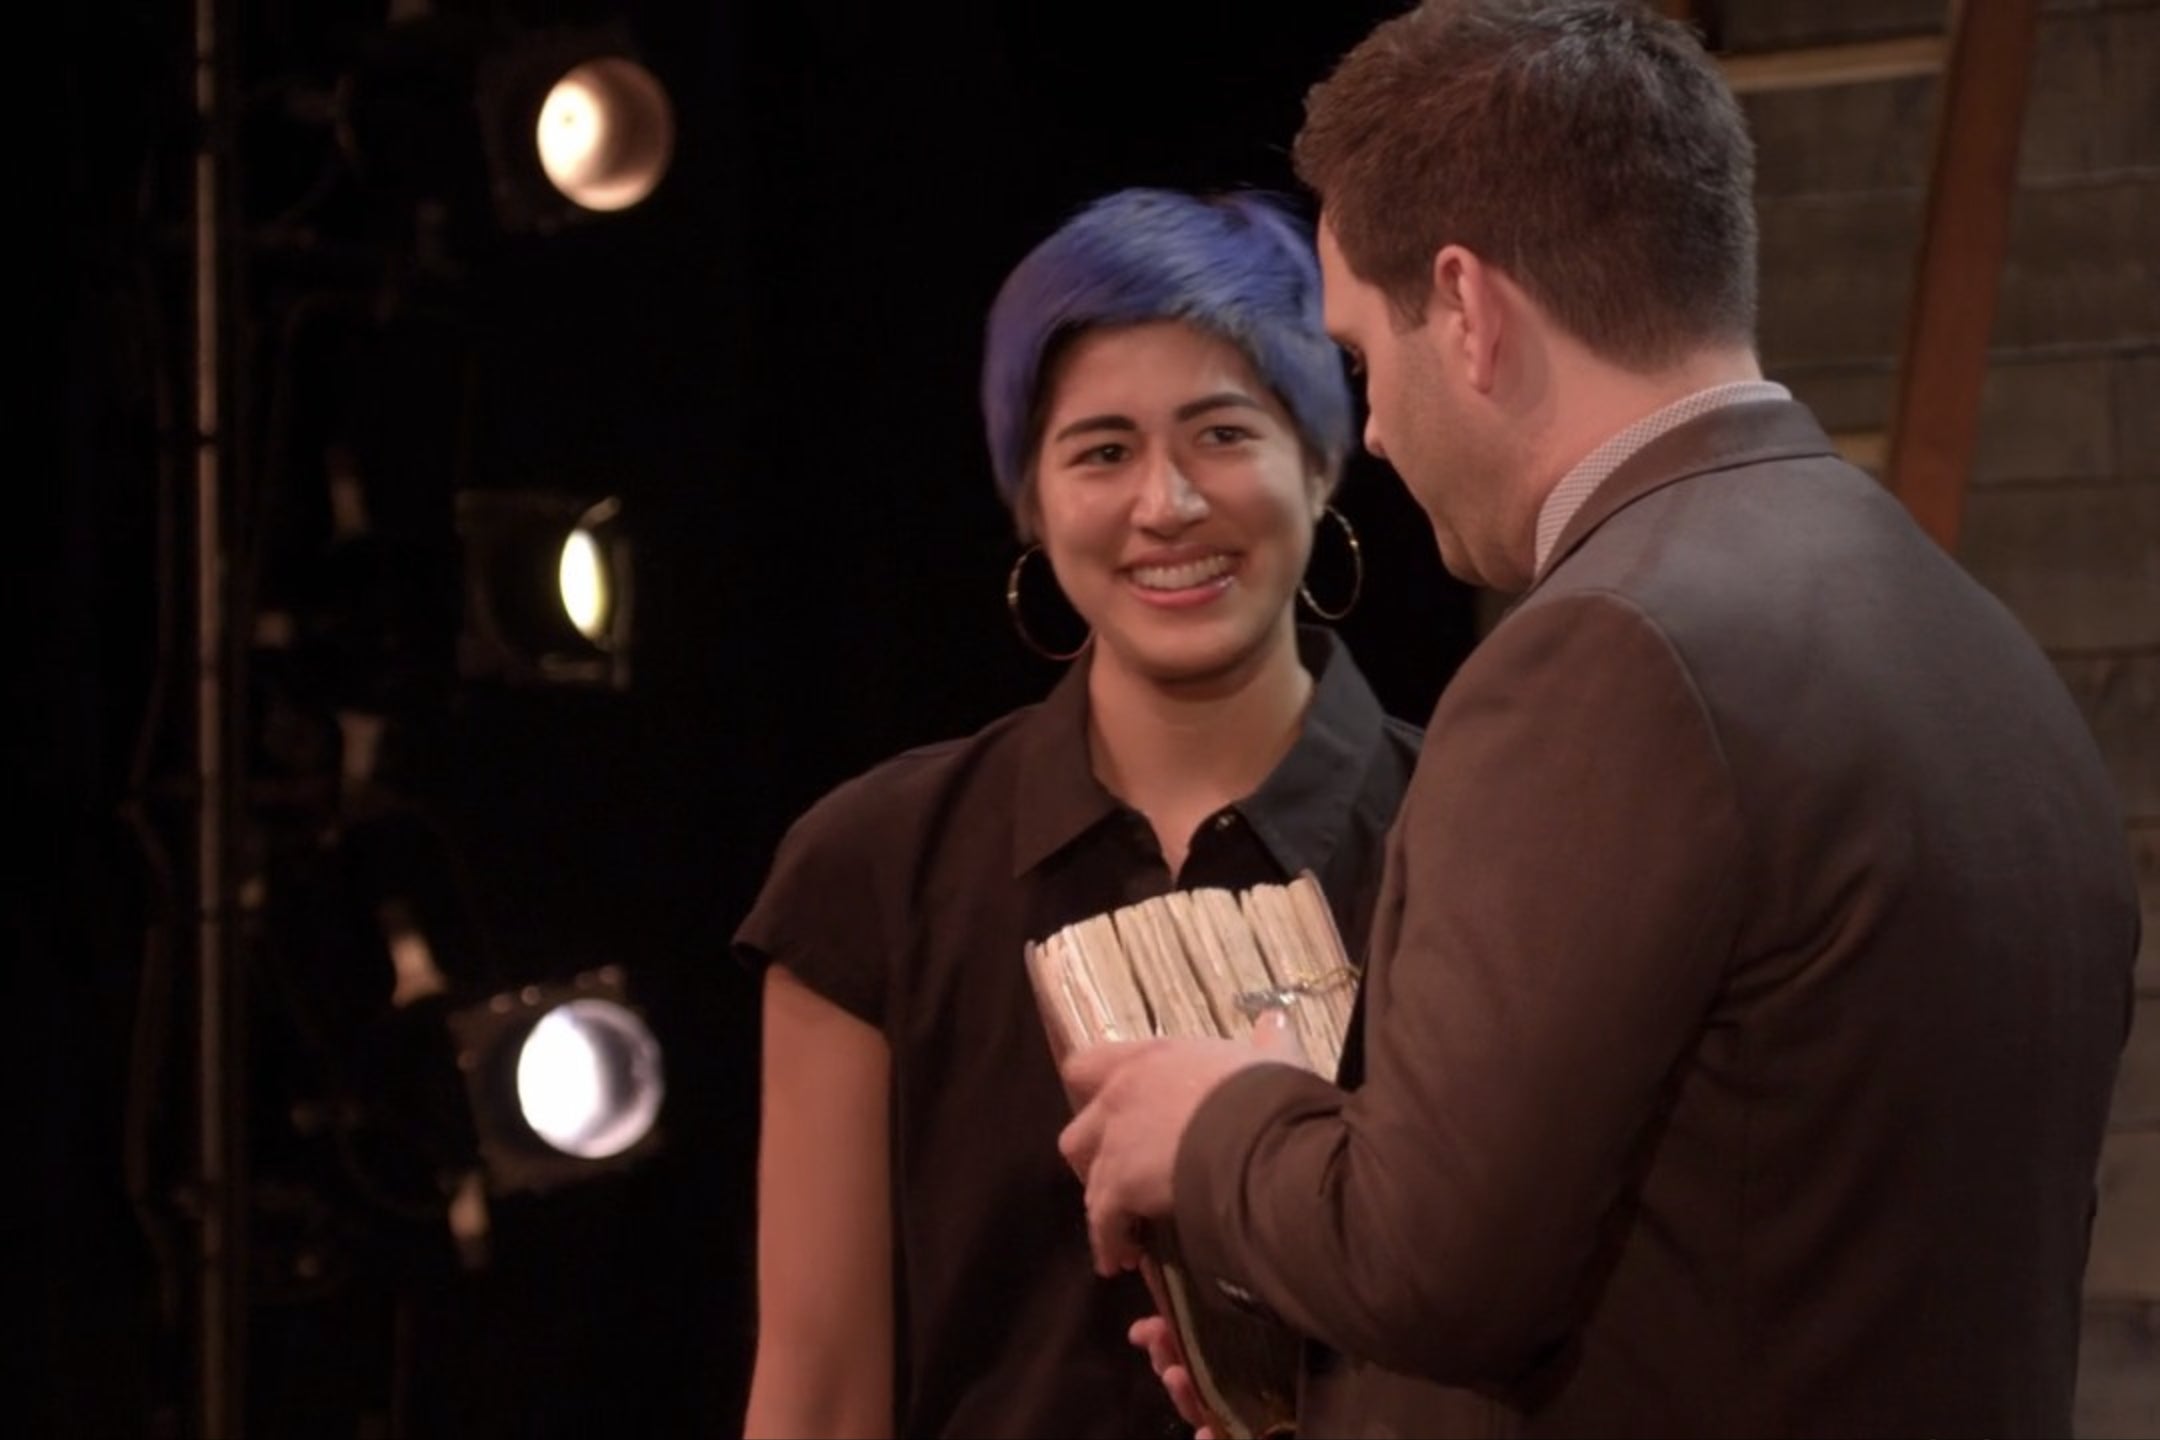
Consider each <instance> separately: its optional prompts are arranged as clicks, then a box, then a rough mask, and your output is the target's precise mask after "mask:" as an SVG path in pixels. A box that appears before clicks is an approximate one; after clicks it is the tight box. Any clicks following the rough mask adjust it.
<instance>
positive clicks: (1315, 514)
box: [1305, 466, 1337, 525]
mask: <svg viewBox="0 0 2160 1440" xmlns="http://www.w3.org/2000/svg"><path fill="white" fill-rule="evenodd" d="M1336 479H1337V477H1336V476H1335V475H1334V474H1333V473H1331V472H1330V471H1329V470H1327V469H1326V468H1325V467H1324V466H1323V467H1317V468H1315V469H1312V470H1308V471H1306V472H1305V509H1306V512H1307V513H1308V514H1310V515H1311V517H1312V522H1313V524H1315V525H1317V524H1319V523H1320V517H1321V516H1322V515H1325V514H1327V507H1328V502H1329V501H1331V500H1333V499H1334V498H1335V482H1336Z"/></svg>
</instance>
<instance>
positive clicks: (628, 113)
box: [476, 25, 675, 231]
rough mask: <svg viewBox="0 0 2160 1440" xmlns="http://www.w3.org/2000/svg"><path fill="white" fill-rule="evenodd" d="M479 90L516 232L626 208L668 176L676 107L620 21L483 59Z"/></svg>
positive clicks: (499, 193)
mask: <svg viewBox="0 0 2160 1440" xmlns="http://www.w3.org/2000/svg"><path fill="white" fill-rule="evenodd" d="M476 89H477V103H478V105H479V107H480V124H481V135H482V138H483V140H484V141H485V142H486V145H487V154H488V162H489V167H490V169H491V171H492V173H493V179H494V185H495V203H496V210H497V213H498V217H499V219H500V220H501V221H502V223H503V225H504V226H505V227H506V228H508V229H512V230H541V231H546V230H553V229H558V228H560V227H562V226H564V225H566V224H570V223H573V222H575V221H577V220H579V219H581V218H585V217H588V216H591V215H596V214H607V213H611V212H615V211H620V210H627V209H629V208H630V207H631V206H633V205H636V204H638V203H639V202H640V201H642V200H644V199H645V198H646V197H647V196H649V195H651V194H652V192H653V190H654V189H655V188H656V187H657V186H658V185H659V184H660V182H661V181H662V180H663V179H664V178H666V175H667V171H668V166H669V163H670V162H671V161H672V160H673V158H674V153H675V112H674V107H673V105H672V104H671V103H670V102H669V100H668V95H667V90H666V88H665V87H664V86H662V85H661V83H660V82H659V80H658V79H656V78H655V77H654V75H653V73H652V72H651V71H650V70H648V69H646V68H645V66H644V65H643V64H642V63H641V62H640V60H639V59H638V57H637V54H636V51H635V47H634V46H633V45H632V44H631V42H630V38H629V35H628V33H627V31H625V30H624V28H623V27H622V26H620V25H610V26H602V27H597V28H593V29H559V30H548V31H538V32H533V33H529V34H525V35H520V36H517V37H515V38H514V39H512V40H511V41H510V42H509V43H507V44H504V45H501V46H498V47H497V48H496V49H495V50H493V51H492V52H491V53H489V54H487V55H485V56H483V57H482V58H481V61H480V65H479V70H478V76H477V81H476Z"/></svg>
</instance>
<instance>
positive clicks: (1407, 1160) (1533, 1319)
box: [1174, 594, 1746, 1384]
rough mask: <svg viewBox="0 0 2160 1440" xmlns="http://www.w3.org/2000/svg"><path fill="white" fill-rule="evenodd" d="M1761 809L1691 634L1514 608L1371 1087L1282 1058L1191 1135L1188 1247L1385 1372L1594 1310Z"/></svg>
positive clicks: (1714, 973)
mask: <svg viewBox="0 0 2160 1440" xmlns="http://www.w3.org/2000/svg"><path fill="white" fill-rule="evenodd" d="M1744 844H1745V839H1744V834H1743V830H1742V826H1741V823H1740V819H1739V814H1738V807H1737V803H1736V799H1735V792H1734V786H1733V782H1732V777H1731V775H1730V774H1729V772H1728V768H1727V765H1726V762H1725V757H1724V754H1723V752H1722V750H1721V747H1720V744H1719V737H1718V735H1717V734H1716V732H1715V729H1714V727H1713V725H1712V722H1711V717H1710V716H1709V714H1708V713H1707V712H1706V709H1705V706H1704V705H1703V704H1702V702H1701V699H1700V697H1699V696H1698V694H1697V692H1696V689H1695V686H1694V684H1693V683H1692V681H1691V678H1690V676H1689V674H1688V672H1687V670H1686V668H1685V666H1684V665H1683V664H1682V663H1681V660H1680V657H1679V656H1678V655H1677V654H1676V653H1675V652H1674V651H1673V649H1672V647H1671V645H1670V644H1669V642H1668V640H1667V638H1666V637H1665V636H1664V635H1663V634H1662V633H1661V632H1660V631H1659V630H1658V629H1657V628H1656V627H1655V626H1654V625H1653V624H1651V623H1650V621H1649V620H1648V619H1647V617H1645V616H1644V615H1643V614H1642V613H1641V612H1640V611H1639V610H1637V609H1636V608H1635V607H1634V606H1632V605H1631V604H1629V603H1628V602H1627V601H1625V600H1623V599H1621V598H1619V597H1616V596H1612V595H1607V594H1590V595H1583V596H1573V597H1567V598H1560V599H1555V600H1553V601H1550V602H1546V603H1541V604H1539V605H1537V606H1535V607H1533V608H1526V609H1524V610H1522V611H1519V612H1517V614H1516V615H1514V616H1512V617H1510V619H1509V620H1508V621H1506V622H1505V623H1504V624H1503V625H1502V626H1500V627H1499V628H1498V629H1496V630H1495V631H1494V633H1493V634H1492V635H1491V636H1489V637H1488V638H1487V640H1486V641H1485V643H1484V645H1483V646H1482V647H1481V648H1480V651H1479V652H1478V653H1477V654H1475V655H1474V656H1473V657H1472V659H1471V661H1470V662H1469V663H1468V664H1466V665H1465V667H1464V669H1463V671H1462V672H1461V674H1460V675H1459V676H1458V677H1457V679H1456V681H1455V683H1454V684H1453V685H1451V686H1450V687H1449V691H1448V693H1447V695H1445V696H1444V697H1443V699H1442V702H1441V705H1440V707H1439V709H1438V710H1437V711H1436V712H1435V714H1434V717H1433V725H1432V727H1431V728H1430V730H1429V731H1428V734H1427V736H1426V741H1425V745H1424V749H1423V752H1422V754H1421V756H1420V759H1419V763H1418V769H1417V773H1416V775H1415V777H1414V779H1413V780H1412V783H1411V788H1410V791H1409V794H1408V796H1407V797H1406V800H1405V805H1404V809H1403V812H1402V814H1401V816H1400V818H1399V820H1398V822H1397V827H1396V831H1395V833H1394V835H1393V836H1392V837H1391V841H1390V849H1389V855H1388V865H1389V867H1390V868H1389V876H1388V883H1387V885H1386V886H1385V888H1384V890H1383V897H1382V904H1383V907H1384V909H1383V912H1382V913H1381V914H1379V915H1378V916H1376V917H1375V932H1374V934H1375V945H1374V949H1373V952H1372V957H1371V964H1370V967H1369V969H1368V972H1367V978H1366V982H1365V983H1366V985H1367V987H1368V993H1367V995H1366V997H1365V1005H1366V1014H1365V1025H1366V1032H1365V1054H1366V1064H1365V1076H1364V1080H1363V1083H1362V1084H1361V1085H1360V1086H1359V1088H1357V1089H1356V1090H1355V1091H1352V1092H1347V1093H1346V1092H1344V1091H1342V1090H1339V1089H1337V1088H1336V1087H1334V1086H1333V1085H1330V1084H1328V1083H1326V1082H1324V1081H1322V1080H1320V1079H1318V1078H1317V1077H1313V1076H1310V1075H1306V1074H1303V1073H1301V1072H1297V1071H1294V1070H1291V1069H1289V1068H1287V1067H1283V1066H1257V1067H1254V1068H1252V1069H1251V1070H1249V1071H1246V1072H1242V1073H1240V1074H1238V1075H1237V1076H1235V1077H1233V1078H1232V1080H1231V1081H1230V1082H1228V1083H1226V1084H1225V1085H1224V1086H1222V1087H1221V1088H1220V1089H1219V1090H1218V1091H1217V1092H1215V1093H1214V1094H1213V1095H1211V1096H1210V1097H1209V1098H1208V1100H1207V1101H1206V1103H1205V1104H1204V1105H1203V1106H1202V1107H1201V1109H1200V1111H1199V1112H1198V1114H1197V1115H1196V1116H1195V1118H1194V1122H1193V1124H1192V1126H1191V1128H1190V1129H1189V1130H1188V1131H1187V1133H1186V1137H1185V1140H1184V1142H1183V1145H1182V1148H1181V1150H1180V1152H1179V1158H1178V1162H1177V1170H1176V1175H1175V1179H1174V1193H1175V1197H1176V1220H1177V1225H1178V1232H1179V1236H1180V1239H1181V1242H1182V1243H1183V1244H1184V1246H1185V1248H1186V1253H1187V1257H1188V1259H1189V1260H1190V1261H1191V1262H1192V1263H1193V1264H1194V1266H1195V1267H1196V1268H1197V1269H1199V1270H1201V1271H1202V1272H1203V1273H1212V1274H1214V1275H1217V1276H1220V1277H1222V1278H1223V1279H1224V1280H1225V1281H1227V1282H1229V1283H1230V1284H1233V1285H1238V1286H1242V1287H1243V1288H1244V1289H1245V1290H1247V1291H1249V1292H1251V1293H1252V1294H1253V1295H1254V1296H1255V1297H1256V1298H1257V1299H1258V1300H1260V1301H1261V1302H1263V1303H1265V1304H1266V1305H1268V1306H1269V1307H1270V1308H1272V1309H1273V1310H1275V1311H1276V1313H1278V1314H1279V1315H1281V1316H1282V1317H1283V1318H1284V1319H1285V1320H1286V1321H1288V1322H1289V1323H1290V1324H1291V1325H1293V1326H1294V1327H1296V1328H1297V1329H1298V1330H1300V1331H1301V1332H1303V1333H1305V1334H1307V1335H1310V1336H1312V1337H1314V1338H1316V1339H1318V1340H1321V1341H1322V1342H1324V1343H1326V1344H1328V1345H1329V1346H1332V1347H1333V1348H1335V1349H1336V1350H1338V1351H1341V1352H1343V1353H1346V1354H1350V1355H1354V1356H1357V1357H1359V1358H1361V1359H1364V1360H1367V1361H1370V1362H1372V1363H1376V1364H1378V1365H1381V1366H1383V1367H1385V1368H1387V1369H1391V1370H1397V1371H1402V1372H1405V1373H1410V1374H1418V1375H1424V1376H1426V1377H1428V1378H1431V1379H1434V1380H1438V1381H1442V1382H1448V1383H1457V1384H1460V1383H1466V1382H1472V1381H1476V1380H1480V1379H1494V1378H1504V1377H1506V1376H1509V1375H1512V1374H1514V1373H1517V1372H1518V1371H1519V1370H1520V1369H1521V1368H1522V1367H1523V1366H1525V1365H1527V1364H1528V1363H1530V1362H1531V1361H1533V1360H1534V1359H1535V1358H1536V1356H1537V1354H1538V1352H1539V1350H1540V1349H1542V1348H1543V1347H1544V1346H1546V1345H1548V1344H1550V1343H1551V1342H1552V1341H1553V1340H1555V1339H1557V1338H1559V1337H1560V1336H1562V1335H1564V1334H1565V1333H1566V1332H1567V1330H1568V1329H1569V1328H1570V1327H1571V1326H1572V1324H1573V1323H1574V1321H1575V1320H1576V1319H1577V1318H1578V1317H1579V1315H1580V1313H1581V1311H1582V1309H1583V1307H1584V1306H1585V1304H1586V1303H1587V1301H1588V1299H1589V1297H1590V1294H1591V1291H1592V1288H1593V1286H1594V1283H1595V1279H1596V1273H1597V1266H1598V1263H1599V1259H1600V1256H1601V1254H1603V1253H1604V1250H1605V1247H1604V1245H1603V1243H1602V1242H1601V1237H1602V1236H1603V1235H1604V1234H1605V1232H1606V1231H1607V1228H1608V1227H1614V1226H1619V1225H1622V1224H1624V1223H1626V1221H1627V1218H1628V1217H1627V1215H1626V1213H1625V1209H1624V1206H1625V1202H1626V1197H1627V1195H1628V1194H1629V1190H1630V1181H1631V1176H1632V1175H1633V1174H1634V1173H1635V1172H1636V1170H1637V1169H1638V1168H1639V1165H1640V1163H1641V1160H1642V1157H1643V1155H1644V1153H1645V1151H1646V1149H1647V1146H1648V1144H1649V1142H1650V1141H1651V1139H1652V1138H1653V1137H1654V1135H1655V1134H1656V1129H1657V1123H1658V1118H1659V1113H1660V1109H1661V1106H1662V1104H1663V1103H1664V1102H1663V1098H1662V1097H1663V1096H1664V1095H1665V1092H1666V1090H1667V1087H1668V1084H1669V1083H1671V1082H1672V1081H1673V1079H1674V1076H1675V1074H1676V1066H1677V1065H1678V1062H1679V1061H1680V1060H1681V1059H1682V1057H1684V1056H1685V1055H1686V1054H1687V1053H1688V1052H1689V1051H1690V1049H1691V1048H1692V1046H1693V1044H1694V1040H1695V1036H1696V1032H1697V1029H1698V1027H1699V1026H1701V1025H1702V1023H1703V1021H1704V1018H1705V1015H1706V1013H1707V1011H1708V1010H1709V1007H1710V1005H1711V1003H1712V999H1713V997H1714V995H1715V994H1716V992H1717V989H1718V986H1719V983H1720V980H1721V978H1722V976H1723V974H1724V969H1725V965H1726V962H1727V957H1728V955H1729V953H1730V951H1731V949H1732V946H1733V937H1734V935H1735V933H1736V925H1737V918H1738V914H1739V906H1740V901H1741V895H1740V891H1741V889H1742V880H1741V877H1742V876H1743V875H1744V874H1745V873H1746V869H1745V861H1744V858H1743V847H1744Z"/></svg>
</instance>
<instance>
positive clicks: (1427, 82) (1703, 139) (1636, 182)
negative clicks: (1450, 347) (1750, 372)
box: [1293, 0, 1755, 369]
mask: <svg viewBox="0 0 2160 1440" xmlns="http://www.w3.org/2000/svg"><path fill="white" fill-rule="evenodd" d="M1293 160H1294V163H1295V165H1296V167H1297V173H1298V176H1299V178H1300V179H1301V180H1303V181H1304V182H1305V183H1306V184H1307V185H1309V186H1310V187H1312V189H1313V190H1314V191H1315V192H1316V193H1317V194H1318V195H1319V197H1320V202H1321V206H1322V210H1323V213H1324V215H1325V217H1326V219H1327V222H1328V225H1329V228H1330V229H1331V230H1332V232H1333V234H1334V237H1335V241H1336V243H1337V245H1338V246H1339V247H1340V248H1341V250H1342V253H1343V258H1344V259H1345V260H1346V261H1347V262H1348V264H1349V266H1350V268H1351V269H1352V271H1354V272H1355V273H1356V274H1357V275H1358V276H1359V277H1360V278H1361V279H1363V280H1365V281H1366V282H1367V283H1369V284H1372V285H1376V286H1378V287H1379V288H1380V289H1381V290H1382V291H1384V292H1385V293H1386V294H1387V296H1388V299H1389V301H1390V302H1391V304H1392V305H1393V307H1394V309H1395V311H1396V313H1397V314H1398V316H1400V317H1401V318H1402V320H1403V321H1404V323H1405V324H1406V325H1407V324H1413V323H1415V322H1416V320H1417V319H1418V318H1419V317H1421V316H1422V315H1423V314H1424V312H1425V307H1426V303H1427V302H1428V300H1429V299H1430V297H1431V288H1432V278H1433V277H1432V258H1433V256H1434V254H1435V253H1436V252H1438V251H1439V250H1440V249H1441V247H1443V246H1446V245H1449V244H1459V245H1462V246H1465V247H1467V248H1468V249H1470V250H1471V251H1473V252H1475V253H1476V254H1477V255H1478V256H1479V257H1480V258H1482V259H1484V260H1485V261H1487V262H1488V263H1491V264H1494V265H1497V266H1499V267H1500V269H1502V270H1503V271H1505V272H1506V273H1507V274H1508V275H1509V276H1510V277H1512V278H1513V279H1514V280H1515V281H1516V283H1518V284H1520V285H1522V286H1523V287H1524V288H1525V289H1526V290H1527V291H1528V292H1529V293H1530V294H1531V295H1532V297H1534V298H1535V299H1536V300H1537V302H1538V303H1539V304H1540V305H1542V306H1543V307H1544V308H1545V310H1546V312H1547V313H1548V314H1550V315H1551V316H1552V317H1553V318H1554V319H1555V320H1556V321H1558V322H1559V323H1560V324H1561V325H1563V326H1565V327H1566V328H1567V329H1568V330H1569V331H1570V332H1571V333H1573V334H1574V335H1576V336H1577V337H1578V338H1580V339H1581V340H1582V341H1583V342H1584V343H1586V344H1587V345H1588V346H1589V347H1590V348H1591V349H1592V350H1594V351H1596V352H1597V353H1598V354H1600V355H1602V356H1604V357H1605V358H1607V359H1609V360H1612V361H1614V362H1616V363H1619V364H1624V365H1628V366H1630V367H1632V368H1637V369H1653V368H1656V367H1657V366H1659V365H1661V364H1663V363H1666V362H1669V361H1672V360H1674V359H1677V358H1678V357H1679V356H1681V355H1682V354H1684V353H1685V352H1686V351H1687V350H1689V349H1690V348H1693V347H1694V346H1697V345H1701V344H1703V343H1706V342H1741V343H1751V342H1752V341H1753V339H1754V330H1755V208H1754V195H1753V189H1754V171H1755V165H1754V147H1753V144H1752V142H1751V141H1750V139H1749V137H1748V132H1747V123H1746V120H1745V119H1744V117H1743V116H1742V115H1741V112H1740V107H1739V105H1738V103H1737V102H1736V101H1735V100H1734V99H1733V96H1732V92H1731V90H1730V89H1729V88H1728V87H1727V86H1726V84H1725V81H1724V78H1723V76H1722V75H1721V74H1720V73H1719V71H1718V69H1717V66H1716V64H1715V62H1714V61H1712V60H1711V58H1710V57H1709V56H1708V55H1707V54H1706V53H1705V52H1704V50H1703V48H1702V45H1701V43H1700V42H1699V41H1698V40H1697V39H1696V37H1695V36H1694V35H1693V34H1692V33H1691V32H1690V31H1688V30H1687V29H1686V28H1685V27H1683V26H1681V25H1679V24H1678V23H1676V22H1674V21H1671V20H1668V19H1665V18H1664V17H1662V16H1660V15H1657V14H1655V13H1653V12H1652V11H1650V10H1648V9H1647V8H1645V7H1644V6H1643V5H1641V4H1638V3H1627V0H1606V3H1598V0H1543V3H1541V0H1426V3H1424V4H1422V5H1420V6H1419V7H1418V8H1417V9H1415V10H1412V11H1410V12H1408V13H1406V14H1403V15H1399V16H1397V17H1395V18H1394V19H1392V20H1389V21H1386V22H1385V23H1383V24H1382V25H1380V26H1379V28H1377V29H1376V30H1374V31H1373V32H1372V34H1370V35H1369V36H1367V37H1366V38H1365V39H1364V40H1363V41H1362V42H1360V43H1359V44H1358V45H1357V46H1356V47H1355V48H1354V49H1352V50H1351V51H1350V53H1349V54H1348V55H1346V56H1345V57H1344V58H1343V60H1342V62H1341V63H1340V64H1339V65H1338V66H1337V67H1336V69H1335V71H1334V73H1333V74H1332V75H1330V76H1329V77H1328V78H1327V79H1326V80H1325V81H1323V82H1322V83H1320V84H1319V85H1316V86H1314V87H1313V90H1312V92H1311V93H1310V94H1309V95H1308V96H1307V98H1306V119H1305V124H1304V127H1303V129H1302V130H1300V132H1299V134H1298V137H1297V142H1296V148H1295V150H1294V152H1293Z"/></svg>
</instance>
